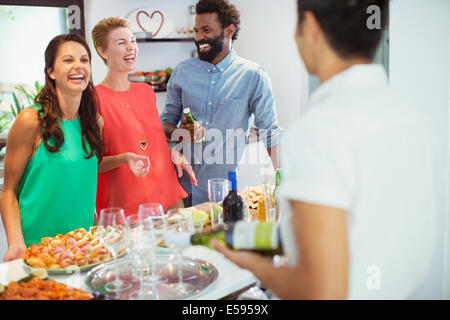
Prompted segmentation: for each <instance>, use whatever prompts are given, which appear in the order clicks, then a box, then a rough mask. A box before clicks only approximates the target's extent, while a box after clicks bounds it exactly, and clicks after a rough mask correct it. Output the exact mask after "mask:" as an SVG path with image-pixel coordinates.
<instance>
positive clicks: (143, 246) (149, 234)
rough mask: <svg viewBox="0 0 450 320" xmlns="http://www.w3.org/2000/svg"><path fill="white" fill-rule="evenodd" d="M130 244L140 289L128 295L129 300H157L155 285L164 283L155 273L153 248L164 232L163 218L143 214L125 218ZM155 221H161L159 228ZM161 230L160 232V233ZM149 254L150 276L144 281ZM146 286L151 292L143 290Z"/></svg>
mask: <svg viewBox="0 0 450 320" xmlns="http://www.w3.org/2000/svg"><path fill="white" fill-rule="evenodd" d="M127 221H128V224H129V230H130V235H131V238H132V239H133V242H132V250H131V254H132V257H133V258H136V260H137V261H136V262H137V263H138V265H139V266H138V269H139V283H140V288H139V290H136V291H134V292H132V293H131V294H130V298H131V299H134V300H149V299H159V295H158V291H157V285H158V284H159V283H161V282H164V279H161V278H160V277H158V276H157V275H156V274H155V272H156V261H155V255H154V247H155V246H156V245H157V244H158V242H159V241H161V240H160V238H161V235H160V233H161V232H164V230H165V229H164V225H165V220H164V217H163V216H146V215H145V214H142V215H139V214H136V215H132V216H129V217H128V218H127ZM157 221H162V224H163V226H161V225H160V224H159V223H157ZM161 229H162V231H161ZM149 253H150V256H151V260H152V267H151V268H150V276H149V277H148V278H146V279H144V274H145V270H147V269H148V268H147V265H148V263H147V261H148V260H147V259H148V257H149ZM146 285H151V287H152V290H151V291H147V290H145V286H146Z"/></svg>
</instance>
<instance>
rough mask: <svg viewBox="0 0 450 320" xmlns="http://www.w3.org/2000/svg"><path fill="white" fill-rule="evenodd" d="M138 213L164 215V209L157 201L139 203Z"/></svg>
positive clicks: (147, 215)
mask: <svg viewBox="0 0 450 320" xmlns="http://www.w3.org/2000/svg"><path fill="white" fill-rule="evenodd" d="M138 215H143V216H146V217H149V216H162V215H164V210H163V207H162V205H161V204H159V203H156V202H151V203H142V204H140V205H139V210H138Z"/></svg>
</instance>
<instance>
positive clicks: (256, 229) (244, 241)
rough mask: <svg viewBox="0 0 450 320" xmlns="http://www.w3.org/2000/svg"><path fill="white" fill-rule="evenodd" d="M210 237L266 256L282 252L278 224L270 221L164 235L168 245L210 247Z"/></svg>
mask: <svg viewBox="0 0 450 320" xmlns="http://www.w3.org/2000/svg"><path fill="white" fill-rule="evenodd" d="M212 239H215V240H218V241H219V242H221V243H222V244H224V245H226V246H228V247H229V248H231V249H234V250H249V251H254V252H257V253H259V254H262V255H266V256H274V255H282V254H283V244H282V242H281V236H280V232H279V225H278V223H272V222H245V221H238V222H235V223H230V224H226V225H224V227H223V229H221V230H218V231H212V232H207V233H196V234H191V233H188V232H176V233H172V234H168V235H167V236H166V244H167V245H168V246H169V247H171V246H174V247H183V248H185V247H188V246H189V245H202V246H206V247H209V248H212V247H211V245H210V241H211V240H212Z"/></svg>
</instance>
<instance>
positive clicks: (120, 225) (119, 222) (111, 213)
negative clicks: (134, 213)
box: [98, 208, 131, 292]
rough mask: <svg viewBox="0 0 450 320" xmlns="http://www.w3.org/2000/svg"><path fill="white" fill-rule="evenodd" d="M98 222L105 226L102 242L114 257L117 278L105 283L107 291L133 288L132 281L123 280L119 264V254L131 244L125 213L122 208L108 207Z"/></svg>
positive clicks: (102, 212)
mask: <svg viewBox="0 0 450 320" xmlns="http://www.w3.org/2000/svg"><path fill="white" fill-rule="evenodd" d="M98 224H99V225H100V226H103V228H102V229H100V230H101V231H100V232H99V238H100V243H101V244H102V245H103V246H104V247H105V248H106V249H107V250H108V251H109V252H111V254H112V255H113V257H114V264H115V267H114V271H115V280H114V281H111V282H108V283H107V284H106V285H105V289H106V291H109V292H121V291H124V290H127V289H129V288H131V283H130V282H129V281H126V280H121V279H120V275H119V271H120V270H119V267H118V264H117V256H118V255H119V253H122V252H124V251H125V250H126V249H127V247H128V245H129V244H130V238H129V235H128V226H127V221H126V218H125V213H124V211H123V209H122V208H106V209H102V210H100V218H99V222H98Z"/></svg>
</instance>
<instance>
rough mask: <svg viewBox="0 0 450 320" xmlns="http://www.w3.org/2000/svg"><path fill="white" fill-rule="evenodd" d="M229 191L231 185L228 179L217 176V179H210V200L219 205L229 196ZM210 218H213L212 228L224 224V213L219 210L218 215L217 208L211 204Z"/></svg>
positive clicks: (214, 228)
mask: <svg viewBox="0 0 450 320" xmlns="http://www.w3.org/2000/svg"><path fill="white" fill-rule="evenodd" d="M228 191H229V185H228V180H227V179H222V178H215V179H208V200H209V202H212V203H215V204H216V205H219V204H220V203H221V202H222V201H223V199H225V197H226V196H227V194H228ZM209 212H210V219H211V228H212V229H213V230H216V229H217V226H220V225H221V224H223V216H222V215H223V213H222V212H219V213H217V217H216V210H215V208H214V207H213V206H212V205H210V210H209Z"/></svg>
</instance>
